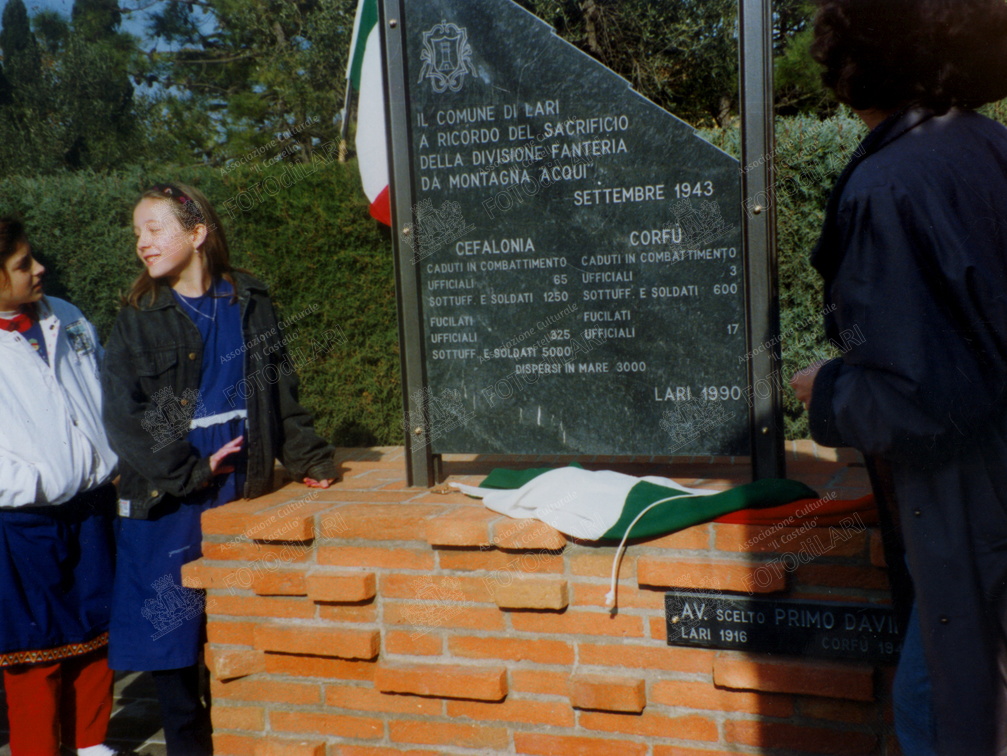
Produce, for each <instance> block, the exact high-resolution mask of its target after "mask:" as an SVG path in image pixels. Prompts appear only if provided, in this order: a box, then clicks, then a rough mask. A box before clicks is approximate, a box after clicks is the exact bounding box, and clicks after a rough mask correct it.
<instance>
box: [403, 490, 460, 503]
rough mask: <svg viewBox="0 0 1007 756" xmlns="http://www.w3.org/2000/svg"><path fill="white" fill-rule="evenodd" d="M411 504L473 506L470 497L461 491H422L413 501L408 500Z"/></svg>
mask: <svg viewBox="0 0 1007 756" xmlns="http://www.w3.org/2000/svg"><path fill="white" fill-rule="evenodd" d="M410 503H411V504H437V505H451V504H459V505H462V506H466V507H471V506H474V504H473V503H472V497H470V496H469V495H468V494H463V493H462V492H461V491H444V492H443V493H442V492H441V491H431V490H428V491H423V492H420V494H419V496H416V497H415V498H414V499H410Z"/></svg>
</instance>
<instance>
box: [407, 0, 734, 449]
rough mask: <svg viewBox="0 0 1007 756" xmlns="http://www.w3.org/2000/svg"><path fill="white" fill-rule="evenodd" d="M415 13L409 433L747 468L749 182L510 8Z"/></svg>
mask: <svg viewBox="0 0 1007 756" xmlns="http://www.w3.org/2000/svg"><path fill="white" fill-rule="evenodd" d="M403 8H404V18H403V19H402V23H403V29H402V33H403V35H404V39H405V58H406V60H405V66H406V76H407V81H408V86H409V91H408V107H409V111H410V113H411V124H410V126H411V131H410V134H411V136H410V141H411V143H410V148H411V162H412V175H413V187H412V189H413V197H414V199H415V207H414V208H413V217H414V223H413V224H412V225H411V226H409V227H408V228H406V229H400V230H402V231H403V235H402V241H403V242H404V243H406V244H408V245H409V248H410V249H411V250H412V253H413V257H412V264H413V265H415V266H416V268H417V275H418V280H419V288H420V312H419V315H420V317H421V319H422V327H423V334H424V355H425V356H424V360H425V363H424V365H425V370H426V374H427V389H425V392H424V395H422V396H415V397H413V399H414V400H415V402H414V404H413V406H415V407H421V408H422V413H423V415H424V417H423V418H418V417H414V418H409V419H408V420H409V421H410V422H408V427H409V428H410V429H412V428H414V427H417V426H418V425H424V426H425V427H426V429H427V430H426V435H425V437H424V438H423V439H422V443H429V444H430V446H431V449H432V451H433V452H434V453H437V454H441V453H451V452H469V453H471V452H479V453H491V452H492V453H504V454H532V453H537V454H611V455H672V454H698V453H704V454H705V453H709V454H748V453H749V447H750V438H749V390H748V373H747V363H746V359H745V356H746V331H747V328H746V322H745V318H746V309H745V284H744V282H745V259H744V252H743V249H742V243H741V217H740V210H741V197H740V180H739V170H738V163H737V161H736V160H735V159H734V158H732V157H731V156H729V155H727V154H725V153H724V152H722V151H721V150H719V149H717V148H716V147H714V146H713V145H711V144H709V143H708V142H706V141H705V140H703V139H702V138H700V137H699V136H697V135H696V133H695V131H694V130H693V129H692V127H690V126H689V125H688V124H686V123H684V122H682V121H681V120H679V119H677V118H675V117H674V116H673V115H671V114H669V113H667V112H666V111H664V110H662V109H661V108H659V107H657V106H656V105H654V104H653V103H651V102H650V101H648V100H646V99H645V98H643V97H641V96H640V95H638V94H637V93H636V92H634V91H633V90H632V89H631V88H630V87H629V85H628V84H627V82H626V81H625V80H624V79H622V78H620V77H618V76H616V75H615V74H614V73H612V72H611V71H610V70H609V69H607V68H605V67H604V66H602V65H600V64H599V63H597V62H596V61H594V60H592V59H591V58H590V57H588V56H587V55H585V54H583V53H581V52H580V51H578V50H577V49H576V48H574V47H572V46H570V45H569V44H567V43H566V42H564V41H563V40H561V39H560V38H559V37H557V36H556V35H555V34H554V32H553V30H552V29H551V28H550V27H549V26H548V25H546V24H545V23H543V22H542V21H540V20H539V19H537V18H536V17H534V16H532V15H531V14H529V13H527V12H526V11H524V10H523V9H521V8H520V7H519V6H517V5H515V4H514V3H512V2H510V0H480V1H479V2H472V0H425V2H422V3H418V2H413V3H405V4H404V5H403ZM421 420H422V422H418V421H421ZM417 440H418V439H417Z"/></svg>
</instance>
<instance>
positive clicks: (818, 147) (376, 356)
mask: <svg viewBox="0 0 1007 756" xmlns="http://www.w3.org/2000/svg"><path fill="white" fill-rule="evenodd" d="M999 108H1000V109H999V110H998V111H996V112H995V113H994V114H995V115H998V116H1003V115H1004V113H1003V110H1004V109H1003V106H1002V105H1001V106H999ZM864 133H865V129H864V127H863V125H862V124H861V123H860V121H859V119H856V118H854V117H852V116H851V115H849V114H845V115H840V116H837V117H834V118H831V119H828V120H825V121H819V120H817V119H813V118H808V117H792V118H783V119H780V120H779V123H778V128H777V150H776V155H775V156H774V158H775V161H776V168H777V189H778V190H779V191H778V195H777V197H778V202H779V206H778V208H777V209H778V227H779V232H778V235H779V273H780V304H781V331H782V334H783V341H782V348H783V358H784V367H783V372H784V375H787V376H789V375H790V374H791V373H792V372H794V371H795V370H797V369H799V368H801V367H804V366H805V365H807V364H808V363H810V362H812V361H814V360H816V359H819V358H821V357H823V356H829V355H830V354H831V352H830V351H829V346H828V344H827V343H826V342H825V340H824V337H823V336H822V328H821V302H822V296H821V288H820V283H819V281H818V276H817V274H816V273H815V272H814V271H813V270H812V269H811V267H810V265H809V263H808V256H809V254H810V252H811V249H812V248H813V246H814V243H815V241H816V239H817V238H818V232H819V228H820V226H821V222H822V216H823V211H824V207H825V202H826V199H827V197H828V193H829V191H830V189H831V186H832V183H833V181H834V180H835V178H836V176H837V174H838V171H839V170H840V169H841V168H842V165H843V163H844V162H845V156H848V155H849V154H850V153H852V151H853V150H854V149H855V148H856V145H857V144H858V143H859V140H860V139H861V138H862V137H863V136H864ZM704 136H706V138H708V139H710V140H711V141H713V142H715V143H716V144H718V145H719V146H721V147H723V148H724V149H726V150H728V151H730V152H734V154H737V145H738V134H737V131H731V130H725V131H707V132H704ZM273 179H275V181H273ZM165 180H180V181H185V182H189V183H192V184H194V185H196V186H199V187H200V188H201V189H203V191H205V192H206V193H207V195H208V196H210V197H211V198H213V199H214V201H215V204H216V206H217V209H218V211H219V212H220V214H221V216H222V218H223V221H224V226H225V228H226V230H227V232H228V235H229V238H230V241H231V248H232V251H233V255H234V260H235V262H236V264H238V265H241V266H244V267H247V268H248V269H250V270H251V271H252V272H253V273H255V274H256V275H259V276H260V277H262V278H263V279H264V280H265V281H266V282H267V283H268V284H269V285H270V287H271V290H272V293H273V297H274V300H275V301H276V304H277V309H278V310H279V312H280V316H281V318H283V319H285V320H288V321H291V323H292V324H291V326H290V327H289V329H288V332H289V333H290V334H291V345H292V346H295V347H296V346H298V345H303V346H304V347H306V350H305V351H306V352H310V347H311V345H312V344H319V343H328V344H329V346H328V347H327V348H326V350H325V353H324V354H322V355H320V356H319V357H318V358H317V359H313V360H309V361H307V362H305V363H304V364H303V365H302V366H301V368H300V373H301V377H302V398H303V400H304V403H305V404H306V405H307V406H308V407H309V408H310V409H311V410H312V411H313V412H314V413H315V416H316V418H317V426H318V428H319V430H320V431H321V432H322V433H323V434H324V435H325V436H326V437H328V438H330V439H332V440H333V441H334V442H335V443H337V444H340V445H373V444H399V443H401V442H402V410H401V391H400V385H399V367H398V337H397V327H396V309H395V287H394V275H393V265H392V259H391V252H390V249H391V242H390V237H389V233H388V230H387V229H384V228H383V227H381V226H379V225H378V224H377V223H376V222H374V221H372V220H371V219H370V217H369V216H368V214H367V205H366V200H365V199H364V198H363V195H362V194H361V192H360V189H359V182H358V178H357V172H356V166H355V165H354V164H353V163H352V162H351V163H348V164H340V163H338V162H336V161H334V160H328V159H324V158H323V159H322V160H321V161H319V162H316V163H315V164H314V165H313V166H312V168H311V169H310V172H304V171H302V170H301V169H298V170H296V171H293V172H292V171H291V170H290V169H287V168H282V167H281V168H277V167H261V168H260V169H259V170H256V169H255V168H254V167H242V168H239V169H236V170H234V171H231V172H229V173H226V174H224V173H222V172H220V171H217V170H213V169H210V168H205V167H199V168H178V169H168V170H165V171H163V172H161V173H159V174H157V175H153V174H147V173H145V172H144V171H143V170H141V169H139V168H127V169H123V170H121V171H117V172H115V173H109V174H102V175H97V174H93V173H75V174H62V175H57V176H49V177H43V178H17V177H13V178H8V179H7V180H5V181H4V182H3V183H2V185H0V213H7V212H11V211H15V212H18V213H20V214H21V215H22V217H23V218H24V219H25V220H26V222H27V224H28V228H29V232H30V234H31V239H32V242H33V244H34V246H35V248H36V250H37V252H38V254H39V257H40V259H41V260H42V262H43V263H44V264H45V265H46V266H47V267H48V268H49V274H48V276H49V284H48V291H49V292H50V293H53V294H56V295H60V296H65V297H67V298H68V299H70V300H71V301H73V302H74V303H75V304H77V305H78V306H79V307H81V309H83V310H84V311H85V313H86V314H87V315H88V316H89V317H90V318H91V319H92V320H93V321H94V322H95V324H96V325H97V326H98V329H99V331H100V332H101V334H102V335H105V334H107V333H108V330H109V328H110V327H111V324H112V321H113V319H114V317H115V313H116V312H117V310H118V307H119V304H118V298H119V295H120V293H121V292H122V291H123V290H124V289H125V288H126V287H127V286H128V284H129V282H130V280H132V278H133V277H134V276H135V275H136V273H137V271H138V270H139V269H140V263H139V261H138V260H137V258H136V255H135V253H134V251H133V236H132V232H131V229H130V226H131V212H132V207H133V202H134V201H135V198H136V196H137V194H138V193H139V191H140V189H141V188H142V187H144V186H146V185H148V184H150V183H154V182H156V181H165ZM267 190H268V191H267ZM272 190H276V191H272ZM333 335H335V336H337V337H338V338H337V340H335V341H332V338H331V337H332V336H333ZM785 415H786V431H787V436H788V437H789V438H800V437H804V436H805V435H806V433H807V424H806V420H805V418H804V414H803V409H802V408H801V407H799V406H798V405H797V403H796V401H795V400H794V398H793V396H792V395H791V394H790V392H787V395H786V397H785Z"/></svg>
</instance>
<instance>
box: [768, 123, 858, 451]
mask: <svg viewBox="0 0 1007 756" xmlns="http://www.w3.org/2000/svg"><path fill="white" fill-rule="evenodd" d="M866 134H867V129H866V127H865V126H864V125H863V123H862V122H861V121H860V119H859V118H856V117H855V116H853V115H852V114H850V113H849V111H844V112H843V113H840V115H837V116H835V117H833V118H830V119H827V120H824V121H820V120H818V119H817V118H812V117H810V116H798V117H795V118H781V119H779V121H778V125H777V130H776V144H777V149H776V161H775V165H776V172H777V173H776V177H777V178H776V188H777V203H778V204H777V216H776V217H777V242H778V265H779V281H780V283H779V290H780V333H781V335H782V337H783V341H782V347H783V375H784V376H785V377H789V376H791V375H793V374H794V373H795V372H796V371H798V370H801V369H803V368H805V367H807V366H808V365H810V364H811V363H812V362H814V361H816V360H819V359H823V358H830V357H833V356H835V353H834V352H833V351H832V350H831V347H830V346H829V344H828V341H827V340H826V339H825V336H824V330H823V327H822V319H823V313H822V304H823V302H822V287H821V280H820V279H819V276H818V273H817V272H816V271H815V270H814V269H813V268H812V267H811V264H810V262H809V258H810V255H811V251H812V250H813V249H814V246H815V244H816V242H817V241H818V236H819V233H820V231H821V227H822V222H823V221H824V219H825V205H826V203H827V201H828V198H829V194H830V193H831V191H832V187H833V185H834V184H835V181H836V179H838V178H839V174H840V173H841V172H842V170H843V168H844V167H845V166H846V163H847V162H848V160H849V158H850V157H851V156H852V154H853V152H854V151H855V150H856V149H857V145H859V144H860V141H861V140H862V139H863V138H864V137H865V136H866ZM784 422H785V424H786V433H787V438H806V437H807V436H808V424H807V415H806V414H805V412H804V408H803V407H802V406H801V405H800V404H799V403H798V402H797V400H796V399H795V398H794V395H793V392H791V391H787V392H785V395H784Z"/></svg>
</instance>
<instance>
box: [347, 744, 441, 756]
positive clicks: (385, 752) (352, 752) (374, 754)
mask: <svg viewBox="0 0 1007 756" xmlns="http://www.w3.org/2000/svg"><path fill="white" fill-rule="evenodd" d="M403 754H405V756H442V754H441V753H440V751H427V750H425V749H424V750H418V749H415V748H404V749H403V748H380V747H376V746H353V745H340V746H336V750H335V751H333V752H332V756H402V755H403Z"/></svg>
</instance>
